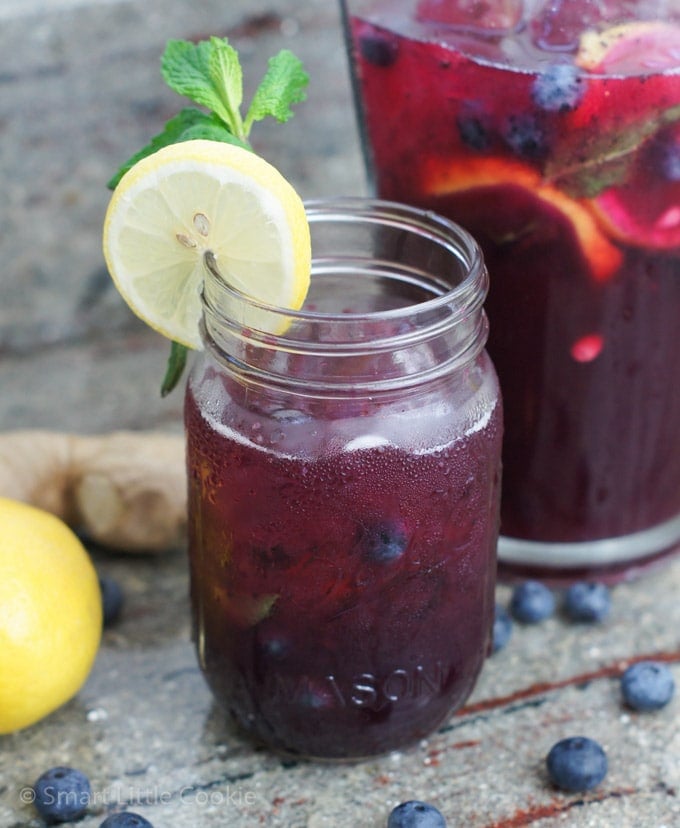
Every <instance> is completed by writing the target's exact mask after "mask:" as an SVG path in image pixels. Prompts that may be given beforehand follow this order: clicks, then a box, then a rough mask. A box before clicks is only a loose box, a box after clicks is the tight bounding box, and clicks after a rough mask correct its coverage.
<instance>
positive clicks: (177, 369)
mask: <svg viewBox="0 0 680 828" xmlns="http://www.w3.org/2000/svg"><path fill="white" fill-rule="evenodd" d="M188 352H189V349H188V348H187V347H186V345H180V343H179V342H172V343H170V356H169V357H168V364H167V366H166V369H165V376H164V377H163V382H162V383H161V397H167V396H168V394H169V393H170V392H171V391H172V389H173V388H175V386H176V385H177V383H178V382H179V381H180V379H181V378H182V374H183V373H184V369H185V368H186V364H187V354H188Z"/></svg>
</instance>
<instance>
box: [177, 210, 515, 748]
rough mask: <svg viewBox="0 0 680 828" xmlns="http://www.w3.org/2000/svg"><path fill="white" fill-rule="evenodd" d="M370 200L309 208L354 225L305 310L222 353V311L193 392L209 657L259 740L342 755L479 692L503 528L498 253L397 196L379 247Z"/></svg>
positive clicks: (202, 608) (322, 243) (227, 700)
mask: <svg viewBox="0 0 680 828" xmlns="http://www.w3.org/2000/svg"><path fill="white" fill-rule="evenodd" d="M352 204H353V205H354V206H353V207H348V205H346V204H345V205H343V206H342V207H341V208H340V209H339V210H338V209H337V208H334V207H333V205H331V208H330V209H329V210H328V211H327V214H326V215H324V214H323V208H321V210H320V212H319V213H318V215H317V218H316V221H312V239H313V245H315V241H314V240H315V227H316V225H317V223H318V225H319V227H321V230H322V231H323V230H324V225H325V224H329V225H332V224H335V225H336V226H335V232H336V235H334V234H333V233H331V234H330V235H329V239H330V240H327V239H324V238H320V237H319V236H318V235H317V236H316V246H313V249H315V250H316V251H317V252H316V254H315V255H316V256H319V251H320V250H321V251H323V253H325V255H323V254H322V255H321V258H320V259H317V267H316V269H315V271H314V272H313V276H312V288H311V291H310V296H309V300H308V305H307V309H306V310H305V309H303V312H302V314H299V315H298V318H297V319H296V321H295V322H293V324H292V325H291V327H289V328H288V329H287V330H286V331H285V332H284V333H283V334H279V335H277V336H272V335H267V334H263V335H262V336H260V335H259V334H258V333H257V332H252V331H249V332H243V333H242V334H239V335H237V336H235V337H234V338H233V340H232V339H229V340H228V341H225V343H224V349H225V350H226V352H230V357H229V358H228V359H227V360H226V361H225V350H223V351H222V352H218V351H215V350H214V348H213V345H214V342H215V340H214V338H212V339H211V335H210V334H211V332H212V333H214V332H215V330H216V329H217V328H220V327H221V326H222V320H219V319H217V318H216V317H215V316H211V314H210V313H208V314H207V317H206V318H207V321H206V329H207V331H208V335H207V337H206V341H207V342H208V343H209V350H208V353H207V354H206V355H205V357H204V358H203V359H202V361H201V362H200V363H199V365H197V366H196V368H195V369H194V371H193V372H192V377H191V380H190V383H189V386H188V390H187V400H186V428H187V437H188V468H189V479H190V490H189V493H190V499H189V514H190V538H191V544H190V549H191V579H192V603H193V608H194V619H195V630H196V640H197V647H198V652H199V658H200V662H201V666H202V668H203V670H204V672H205V674H206V677H207V680H208V682H209V684H210V686H211V688H212V690H213V692H214V694H215V696H216V698H217V699H218V700H219V701H220V703H221V704H222V705H223V706H224V707H226V708H227V709H228V710H229V711H230V713H231V714H232V716H233V717H234V718H235V719H236V721H237V722H239V723H240V724H241V725H242V726H243V727H244V728H245V729H246V730H247V731H248V732H249V733H250V734H252V735H253V736H255V737H256V738H258V739H259V740H261V741H263V742H265V743H266V744H268V745H271V746H273V747H275V748H277V749H280V750H283V751H286V752H291V753H297V754H301V755H305V756H316V757H327V758H356V757H361V756H369V755H373V754H378V753H383V752H385V751H389V750H392V749H396V748H399V747H402V746H404V745H407V744H409V743H411V742H413V741H416V740H418V739H420V738H422V737H424V736H425V735H427V734H428V733H429V732H430V731H431V730H432V729H434V728H435V727H437V726H438V725H439V724H440V723H441V722H442V721H443V720H444V719H445V718H446V717H447V715H449V713H450V712H451V711H452V710H453V709H454V708H455V707H458V706H460V705H461V704H462V703H463V702H464V700H465V698H466V697H467V695H468V694H469V692H470V691H471V689H472V687H473V685H474V682H475V679H476V677H477V675H478V673H479V670H480V669H481V666H482V664H483V661H484V658H485V655H486V653H487V650H488V643H489V632H490V625H491V621H492V615H493V604H494V575H495V546H496V540H497V529H498V526H497V522H498V499H499V454H500V442H501V424H500V416H501V413H500V402H499V400H498V388H497V381H496V377H495V372H494V370H493V368H492V366H491V363H490V361H489V359H488V357H487V355H486V354H485V352H484V351H483V350H482V348H483V343H484V339H485V336H486V326H485V323H484V318H483V315H482V311H481V300H482V298H483V294H484V284H485V276H484V272H483V267H482V266H481V261H480V260H478V259H477V260H474V246H473V247H471V248H468V249H467V250H466V251H465V254H464V255H468V254H469V252H470V251H472V252H473V256H472V260H470V261H469V262H466V261H465V259H464V258H458V257H459V255H460V254H458V253H454V249H453V245H454V242H455V243H456V244H467V243H468V242H467V241H461V239H463V237H462V236H461V239H454V240H453V242H451V241H446V240H444V241H443V242H440V243H439V249H437V247H438V245H435V244H434V243H433V242H432V241H431V239H425V238H424V237H423V236H419V235H417V233H415V232H414V231H413V229H412V228H411V227H410V225H409V222H411V221H412V220H413V216H416V217H420V216H419V214H418V213H417V212H415V213H413V215H411V214H410V212H409V211H400V210H397V212H394V211H392V212H391V213H390V215H391V216H392V218H393V219H395V218H396V220H397V221H398V222H399V223H400V225H401V227H400V228H399V229H398V230H395V229H394V226H392V227H390V226H389V225H388V224H387V222H386V221H385V217H386V216H387V214H388V213H389V210H386V209H385V208H381V209H382V210H383V214H382V215H380V216H378V222H377V223H374V227H373V228H370V227H369V230H370V237H369V242H370V249H364V250H362V249H361V247H360V245H361V244H365V243H366V238H365V236H366V227H365V226H363V225H367V224H368V218H367V217H371V216H372V217H373V219H374V222H375V218H376V216H377V207H376V205H375V204H374V203H371V202H369V203H368V212H367V213H364V212H363V211H364V210H365V209H366V206H365V205H363V206H362V203H361V202H359V203H355V202H352ZM334 211H335V212H334ZM352 211H354V215H353V216H351V218H352V219H353V224H354V226H353V227H350V228H349V230H350V232H351V234H352V235H351V236H347V232H348V231H347V228H346V226H344V225H343V221H342V217H343V216H346V215H348V214H351V213H352ZM312 215H314V213H313V212H312ZM338 217H340V220H338ZM421 220H422V219H421ZM424 221H425V223H428V222H431V226H432V228H434V231H435V232H437V233H440V234H441V232H442V226H441V225H438V223H437V222H436V221H433V220H431V219H427V218H426V219H424ZM362 226H363V228H362ZM317 229H318V228H317ZM362 229H363V234H364V237H363V238H361V231H362ZM445 229H446V231H447V232H448V227H446V228H445ZM357 231H359V232H357ZM338 232H339V233H341V234H343V235H341V236H340V240H339V241H338V236H337V233H338ZM352 238H354V243H353V244H352ZM395 243H396V246H397V248H399V249H400V258H399V262H398V263H397V262H395V263H394V264H392V263H391V262H392V259H391V258H390V255H391V253H393V252H394V250H395ZM331 244H332V245H337V246H329V245H331ZM445 244H448V246H449V249H446V248H445ZM426 249H428V250H429V251H430V254H431V253H434V255H435V258H432V257H431V256H430V258H429V260H428V264H429V266H430V267H432V266H433V265H435V264H437V260H438V268H437V270H436V272H434V273H433V275H432V277H430V276H428V274H427V273H426V272H425V271H423V270H422V269H421V270H418V268H421V267H422V264H419V263H421V262H422V261H423V253H424V252H425V250H426ZM330 261H332V262H333V264H332V265H331V266H329V262H330ZM360 262H361V264H359V263H360ZM445 265H446V267H445ZM468 269H469V270H470V271H471V274H472V275H471V276H469V277H468V276H467V271H468ZM378 270H379V273H378V272H373V271H378ZM399 271H401V272H399ZM416 273H417V274H418V275H417V278H416ZM406 274H408V276H407V275H406ZM350 278H351V279H352V285H353V287H352V289H349V285H348V282H347V280H348V279H350ZM447 280H451V281H450V283H449V284H447ZM463 283H464V284H463ZM339 286H342V287H343V288H344V290H343V291H342V292H341V291H340V290H339ZM463 288H464V289H463ZM333 308H336V309H337V310H335V311H333V310H332V309H333ZM312 309H313V310H312ZM210 343H212V345H211V344H210ZM232 349H233V350H232Z"/></svg>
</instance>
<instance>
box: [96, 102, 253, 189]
mask: <svg viewBox="0 0 680 828" xmlns="http://www.w3.org/2000/svg"><path fill="white" fill-rule="evenodd" d="M194 138H205V139H208V140H211V141H224V142H225V143H227V144H238V145H239V146H241V147H244V148H245V149H250V146H249V144H246V143H245V142H243V141H240V140H239V139H238V138H236V136H234V135H232V134H231V133H230V132H229V130H228V129H227V127H226V126H225V125H224V123H223V122H222V121H221V120H220V119H219V118H217V117H215V116H214V115H208V114H207V113H205V112H201V110H200V109H194V108H193V107H186V108H185V109H183V110H182V111H181V112H180V113H179V114H178V115H175V117H174V118H171V119H170V120H169V121H168V122H167V123H166V125H165V129H164V130H163V132H160V133H159V134H158V135H155V136H154V137H153V138H152V139H151V141H149V143H148V144H147V145H146V146H145V147H143V148H142V149H141V150H139V152H136V153H135V154H134V155H133V156H132V157H131V158H128V160H127V161H126V162H125V163H124V164H122V165H121V166H120V168H119V170H118V172H117V173H116V174H115V175H114V176H113V177H112V178H111V179H110V180H109V181H108V183H107V185H106V186H107V187H108V188H109V189H110V190H115V188H116V187H117V186H118V182H119V181H120V179H121V178H122V177H123V176H124V175H125V173H126V172H127V171H128V170H129V169H131V168H132V167H134V165H135V164H136V163H137V162H138V161H141V160H142V158H146V156H147V155H153V153H154V152H157V151H158V150H159V149H161V148H162V147H167V146H170V144H178V143H180V142H181V141H191V140H192V139H194Z"/></svg>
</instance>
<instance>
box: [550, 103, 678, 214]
mask: <svg viewBox="0 0 680 828" xmlns="http://www.w3.org/2000/svg"><path fill="white" fill-rule="evenodd" d="M679 120H680V106H674V107H671V108H670V109H666V110H664V111H663V112H661V113H659V115H658V117H656V118H650V119H649V120H646V121H642V122H640V123H637V124H626V125H625V128H621V129H620V130H619V131H612V130H607V131H605V132H602V133H599V134H598V135H597V136H595V138H594V140H593V142H592V144H591V145H590V147H589V149H590V154H589V156H588V157H587V158H583V159H581V160H579V161H578V163H571V162H570V158H569V157H566V158H565V157H564V155H566V154H567V153H571V148H570V147H565V152H564V154H560V153H559V152H558V153H556V154H555V156H554V157H553V158H552V160H551V162H550V163H549V165H548V167H547V168H546V170H545V176H546V178H547V179H548V180H549V181H550V182H551V183H554V184H557V185H558V186H559V187H560V188H561V189H563V190H564V191H565V192H566V193H568V194H569V195H570V196H572V197H573V198H595V197H596V196H598V195H600V193H602V192H603V191H604V190H606V189H608V188H609V187H616V186H619V185H621V184H623V183H624V182H625V181H626V179H627V178H628V176H629V174H630V171H631V168H632V166H633V164H634V163H635V161H636V159H637V153H638V151H639V149H640V147H641V146H642V144H644V142H645V141H647V140H648V139H649V138H650V137H651V136H652V135H654V134H655V133H656V132H658V131H659V130H660V129H663V128H664V127H666V126H669V125H670V124H672V123H674V122H675V121H679Z"/></svg>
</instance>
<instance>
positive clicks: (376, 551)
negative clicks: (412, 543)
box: [358, 520, 409, 563]
mask: <svg viewBox="0 0 680 828" xmlns="http://www.w3.org/2000/svg"><path fill="white" fill-rule="evenodd" d="M408 541H409V539H408V534H407V532H406V528H405V527H404V525H403V523H402V522H401V521H399V520H380V521H376V522H374V523H368V524H367V525H364V526H362V527H361V528H360V529H359V540H358V545H359V548H360V549H361V551H362V554H363V555H364V556H365V557H366V559H367V560H369V561H372V562H374V563H391V562H392V561H396V560H397V559H398V558H400V557H401V556H402V555H403V554H404V552H405V551H406V549H407V547H408Z"/></svg>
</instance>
